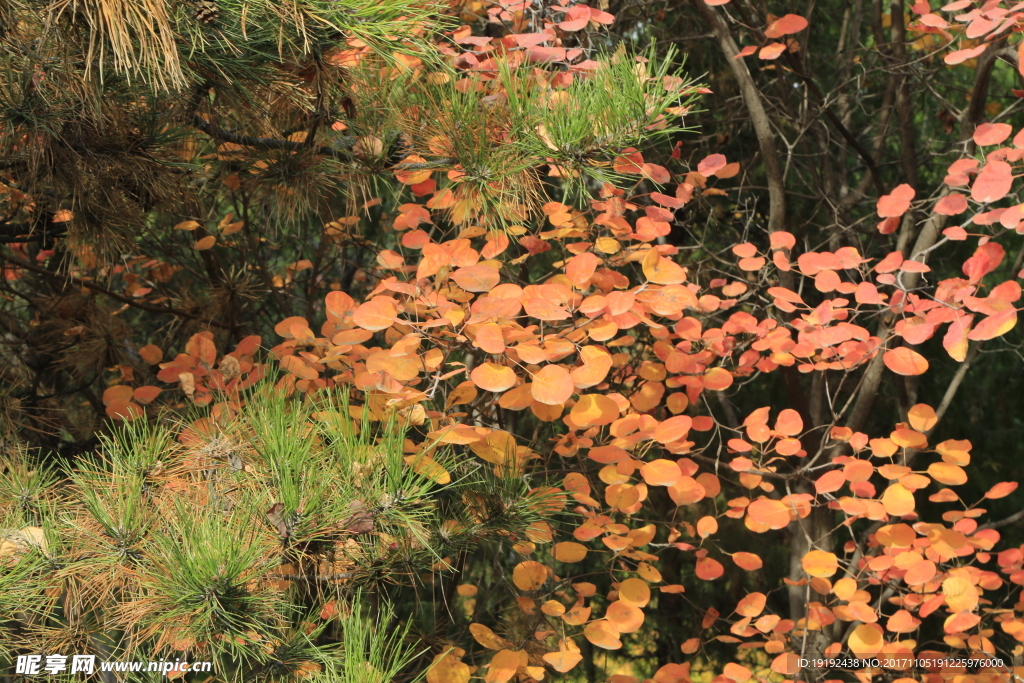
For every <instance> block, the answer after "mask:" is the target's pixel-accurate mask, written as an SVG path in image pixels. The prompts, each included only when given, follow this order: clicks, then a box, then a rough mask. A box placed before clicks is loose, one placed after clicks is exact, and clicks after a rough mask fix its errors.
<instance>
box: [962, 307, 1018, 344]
mask: <svg viewBox="0 0 1024 683" xmlns="http://www.w3.org/2000/svg"><path fill="white" fill-rule="evenodd" d="M1016 326H1017V311H1016V310H1014V309H1012V308H1008V309H1006V310H1005V311H1000V312H998V313H995V314H993V315H990V316H988V317H987V318H985V319H984V320H982V321H981V322H980V323H978V324H977V325H975V326H974V329H973V330H971V331H970V333H969V334H968V335H967V338H968V339H972V340H974V341H986V340H988V339H995V338H996V337H1001V336H1002V335H1004V334H1006V333H1007V332H1009V331H1010V330H1012V329H1013V328H1014V327H1016Z"/></svg>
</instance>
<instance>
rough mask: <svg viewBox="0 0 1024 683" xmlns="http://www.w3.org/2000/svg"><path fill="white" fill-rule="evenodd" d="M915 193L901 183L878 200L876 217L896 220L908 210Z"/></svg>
mask: <svg viewBox="0 0 1024 683" xmlns="http://www.w3.org/2000/svg"><path fill="white" fill-rule="evenodd" d="M916 194H917V193H916V192H915V191H914V188H912V187H911V186H910V185H907V184H906V183H903V184H902V185H897V186H896V187H895V188H893V191H892V192H890V193H889V194H887V195H884V196H882V197H880V198H879V199H878V215H879V217H881V218H889V217H892V218H898V217H899V216H902V215H903V214H905V213H906V212H907V209H909V208H910V202H911V201H913V199H914V196H915V195H916Z"/></svg>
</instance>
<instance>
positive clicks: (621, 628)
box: [605, 600, 644, 633]
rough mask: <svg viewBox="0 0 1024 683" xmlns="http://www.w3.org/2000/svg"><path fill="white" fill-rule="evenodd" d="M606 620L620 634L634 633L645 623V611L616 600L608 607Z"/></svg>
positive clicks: (631, 604) (629, 603)
mask: <svg viewBox="0 0 1024 683" xmlns="http://www.w3.org/2000/svg"><path fill="white" fill-rule="evenodd" d="M605 618H606V619H607V620H608V623H610V624H611V625H612V626H613V627H614V628H615V629H616V630H617V631H618V632H619V633H633V632H634V631H637V630H639V629H640V627H641V626H643V623H644V611H643V610H642V609H640V608H639V607H637V606H636V605H635V604H633V603H631V602H627V601H625V600H616V601H615V602H613V603H612V604H610V605H608V611H607V612H605Z"/></svg>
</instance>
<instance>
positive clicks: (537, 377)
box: [530, 365, 575, 406]
mask: <svg viewBox="0 0 1024 683" xmlns="http://www.w3.org/2000/svg"><path fill="white" fill-rule="evenodd" d="M532 381H533V384H532V385H531V387H530V394H531V395H532V396H533V398H534V399H536V400H537V401H539V402H540V403H544V404H545V405H549V406H560V405H562V404H563V403H565V402H566V401H568V400H569V398H570V397H571V396H572V395H573V392H574V391H575V385H574V384H573V381H572V377H571V376H570V375H569V371H568V370H566V369H565V368H563V367H562V366H561V365H545V366H544V367H543V368H541V369H540V370H538V371H537V372H535V373H534V374H533V378H532Z"/></svg>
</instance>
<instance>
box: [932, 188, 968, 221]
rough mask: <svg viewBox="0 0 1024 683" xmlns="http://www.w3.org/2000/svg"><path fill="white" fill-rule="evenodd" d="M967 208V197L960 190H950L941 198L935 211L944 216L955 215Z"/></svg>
mask: <svg viewBox="0 0 1024 683" xmlns="http://www.w3.org/2000/svg"><path fill="white" fill-rule="evenodd" d="M966 210H967V197H965V196H963V195H962V194H960V193H959V192H950V193H949V194H947V195H946V196H945V197H943V198H942V199H940V200H939V201H938V203H937V204H935V208H934V209H933V211H935V213H937V214H941V215H943V216H955V215H957V214H958V213H963V212H964V211H966Z"/></svg>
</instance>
